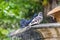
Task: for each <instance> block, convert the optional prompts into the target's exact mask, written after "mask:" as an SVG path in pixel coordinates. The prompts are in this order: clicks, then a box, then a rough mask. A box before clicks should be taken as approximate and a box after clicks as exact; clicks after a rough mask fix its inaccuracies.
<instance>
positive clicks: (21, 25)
mask: <svg viewBox="0 0 60 40" xmlns="http://www.w3.org/2000/svg"><path fill="white" fill-rule="evenodd" d="M36 16H38V14H37V13H35V14H34V15H33V17H32V18H31V19H30V20H27V19H21V20H20V27H21V28H24V27H26V26H28V24H29V23H30V22H31V21H32V20H33V19H34V18H35V17H36Z"/></svg>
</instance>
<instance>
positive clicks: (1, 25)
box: [0, 0, 43, 40]
mask: <svg viewBox="0 0 60 40" xmlns="http://www.w3.org/2000/svg"><path fill="white" fill-rule="evenodd" d="M42 8H43V7H42V3H41V1H40V0H5V1H4V0H0V37H1V38H0V39H4V40H8V39H9V38H7V37H6V35H7V34H8V33H9V31H8V28H9V29H10V30H11V29H17V28H19V22H20V19H22V18H26V19H29V18H30V17H32V16H33V14H34V13H38V12H39V11H43V9H42Z"/></svg>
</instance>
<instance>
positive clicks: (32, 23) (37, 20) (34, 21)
mask: <svg viewBox="0 0 60 40" xmlns="http://www.w3.org/2000/svg"><path fill="white" fill-rule="evenodd" d="M41 21H42V17H40V16H37V17H35V18H34V19H33V20H32V22H31V23H30V24H29V25H34V24H39V23H40V22H41Z"/></svg>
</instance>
